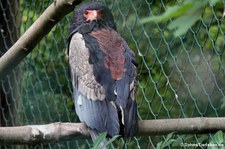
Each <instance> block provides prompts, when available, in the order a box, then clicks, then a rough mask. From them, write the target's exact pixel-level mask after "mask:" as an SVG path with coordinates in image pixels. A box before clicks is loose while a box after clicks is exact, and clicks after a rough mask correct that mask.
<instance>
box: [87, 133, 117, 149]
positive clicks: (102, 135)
mask: <svg viewBox="0 0 225 149" xmlns="http://www.w3.org/2000/svg"><path fill="white" fill-rule="evenodd" d="M106 136H107V132H103V133H101V134H100V135H99V136H98V138H97V139H96V140H95V142H94V144H93V147H92V148H91V149H98V147H99V144H100V143H101V142H104V140H105V139H106ZM118 137H120V135H116V136H114V137H112V138H110V139H107V142H105V147H106V148H109V146H110V144H111V143H113V142H114V141H115V140H116V139H117V138H118Z"/></svg>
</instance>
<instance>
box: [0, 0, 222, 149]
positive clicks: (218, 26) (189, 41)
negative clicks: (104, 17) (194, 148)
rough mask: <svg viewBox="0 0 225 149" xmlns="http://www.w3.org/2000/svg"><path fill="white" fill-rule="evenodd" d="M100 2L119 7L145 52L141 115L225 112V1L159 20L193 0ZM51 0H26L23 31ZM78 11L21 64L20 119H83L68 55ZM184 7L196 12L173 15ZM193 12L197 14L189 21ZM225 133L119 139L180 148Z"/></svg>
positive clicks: (132, 40) (134, 43) (126, 32)
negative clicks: (74, 94) (70, 32)
mask: <svg viewBox="0 0 225 149" xmlns="http://www.w3.org/2000/svg"><path fill="white" fill-rule="evenodd" d="M85 2H87V0H86V1H85ZM101 2H103V3H105V4H106V5H107V6H109V7H110V9H112V12H113V15H114V18H115V21H116V23H117V28H118V32H119V33H120V34H121V35H122V36H123V37H124V38H125V39H126V41H127V42H128V44H129V46H130V48H131V49H133V51H134V52H135V54H136V58H137V60H138V76H139V77H138V95H137V102H138V116H139V119H140V120H145V119H163V118H165V119H170V118H189V117H203V116H204V117H209V116H210V117H218V116H224V111H225V98H224V97H225V96H224V93H225V91H224V89H225V79H224V78H225V76H224V71H225V54H224V50H225V46H224V42H225V39H224V31H225V22H224V19H222V15H223V10H224V5H225V4H224V2H222V1H213V3H210V2H211V1H207V2H209V3H206V4H204V5H203V4H202V3H199V1H198V4H196V5H192V6H189V7H187V9H185V11H184V10H180V9H177V10H176V11H174V12H173V14H174V15H175V16H173V17H171V16H169V17H168V18H167V19H165V18H164V19H162V20H159V21H158V22H149V18H155V17H156V16H159V15H161V14H163V13H164V12H166V13H168V10H171V9H169V8H171V7H172V8H173V7H174V6H175V7H181V6H184V5H185V4H186V3H187V2H188V0H187V1H183V0H164V1H156V0H138V1H133V0H123V1H120V0H101ZM0 3H1V2H0ZM51 3H52V1H49V0H43V1H42V2H41V3H40V2H39V1H35V0H20V7H19V11H18V13H21V23H20V25H19V29H20V32H21V34H22V33H24V31H26V30H27V29H28V28H29V26H30V25H31V24H32V23H33V22H34V21H35V20H36V19H37V18H38V16H39V15H40V14H41V13H42V12H43V11H44V10H45V9H46V8H47V7H48V5H50V4H51ZM198 6H199V7H198ZM200 6H201V7H200ZM194 7H198V9H194ZM182 11H183V14H182V13H181V12H182ZM178 14H181V15H178ZM72 15H73V14H72V13H71V14H70V15H68V16H66V17H65V18H64V19H63V20H62V21H61V22H60V23H59V24H58V25H56V26H55V27H54V28H53V30H52V31H51V32H50V33H49V34H48V35H47V36H46V37H45V38H44V39H42V41H41V42H40V44H39V45H38V46H37V47H36V48H35V49H34V51H33V52H32V53H31V54H29V55H28V56H27V57H26V59H25V60H24V61H23V63H22V64H20V68H21V70H22V72H21V80H20V82H21V87H20V96H19V99H20V100H21V103H20V106H18V107H16V113H17V114H18V115H21V120H20V122H19V125H25V124H46V123H51V122H57V121H62V122H78V121H79V120H78V118H77V117H76V114H75V110H74V107H73V102H72V96H71V93H72V90H71V83H70V79H69V77H68V76H69V75H68V74H69V73H68V62H67V55H66V51H67V49H66V48H67V37H68V29H69V25H70V19H71V16H72ZM185 15H187V16H189V17H187V18H184V19H181V21H177V22H175V23H174V21H176V20H177V17H178V18H179V17H180V16H181V17H183V16H185ZM193 15H195V16H197V19H196V20H194V23H190V21H191V20H190V19H191V18H192V16H193ZM146 20H147V21H146ZM153 21H157V20H153ZM161 21H163V22H161ZM143 22H145V23H143ZM192 22H193V21H192ZM188 23H189V27H188V28H187V29H188V30H186V31H184V32H182V34H177V29H178V28H179V27H181V28H182V27H185V24H188ZM171 24H175V26H174V25H173V27H174V28H171V27H169V26H171ZM179 25H180V26H179ZM191 25H193V26H192V27H191ZM190 27H191V28H190ZM174 31H175V35H174ZM178 31H179V30H178ZM178 33H179V32H178ZM15 100H16V99H15ZM5 121H7V119H5ZM215 138H216V139H215ZM218 138H219V139H218ZM220 138H223V133H222V132H218V133H217V134H215V135H214V134H205V135H173V134H169V135H168V136H144V137H143V136H139V137H134V138H132V139H130V140H126V141H125V140H123V139H117V140H116V141H115V142H114V146H115V147H120V148H121V147H123V146H125V147H130V148H134V147H135V148H162V147H167V148H174V147H175V148H176V147H177V148H180V147H181V144H182V143H183V144H184V143H193V144H194V143H209V142H213V141H214V142H218V141H220V143H223V142H224V140H222V141H221V139H220ZM91 146H92V142H91V141H90V140H79V141H75V140H72V141H69V142H63V143H57V144H42V145H40V146H34V148H90V147H91ZM26 147H27V148H29V147H28V146H26ZM183 147H184V146H183ZM200 147H201V146H200ZM202 148H204V147H202Z"/></svg>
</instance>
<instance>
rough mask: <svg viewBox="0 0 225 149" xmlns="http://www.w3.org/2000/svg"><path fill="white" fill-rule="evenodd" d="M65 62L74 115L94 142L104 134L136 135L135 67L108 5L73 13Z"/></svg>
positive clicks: (89, 6)
mask: <svg viewBox="0 0 225 149" xmlns="http://www.w3.org/2000/svg"><path fill="white" fill-rule="evenodd" d="M68 57H69V70H70V78H71V82H72V89H73V93H72V94H73V100H74V105H75V110H76V114H77V115H78V117H79V119H80V121H81V122H83V123H85V124H86V125H87V127H88V130H89V132H90V135H91V137H92V139H93V140H96V138H97V137H98V136H99V135H100V133H102V132H106V133H107V136H108V137H113V136H116V135H121V136H123V137H126V138H129V137H132V136H134V135H135V133H136V132H137V121H138V120H137V119H138V116H137V103H136V90H137V62H136V59H135V54H134V52H133V51H132V50H131V49H130V48H129V46H128V44H127V42H126V41H125V40H124V39H123V37H122V36H121V35H120V34H119V33H118V32H117V27H116V23H115V21H114V17H113V15H112V12H111V10H110V9H109V8H108V7H107V6H106V5H104V4H103V3H100V2H88V3H85V4H82V5H81V6H80V7H79V8H77V9H75V11H74V16H73V17H72V21H71V26H70V29H69V37H68Z"/></svg>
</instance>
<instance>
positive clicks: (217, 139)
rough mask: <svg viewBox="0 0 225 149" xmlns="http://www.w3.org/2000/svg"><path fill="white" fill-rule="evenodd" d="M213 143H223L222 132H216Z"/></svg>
mask: <svg viewBox="0 0 225 149" xmlns="http://www.w3.org/2000/svg"><path fill="white" fill-rule="evenodd" d="M213 138H214V141H215V142H216V143H217V144H221V143H223V142H224V139H223V132H222V131H221V130H220V131H218V132H217V133H216V134H215V135H214V136H213Z"/></svg>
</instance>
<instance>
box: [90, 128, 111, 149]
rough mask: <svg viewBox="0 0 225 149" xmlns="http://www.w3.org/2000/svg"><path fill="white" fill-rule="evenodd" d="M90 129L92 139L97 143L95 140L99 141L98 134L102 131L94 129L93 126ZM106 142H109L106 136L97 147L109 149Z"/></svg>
mask: <svg viewBox="0 0 225 149" xmlns="http://www.w3.org/2000/svg"><path fill="white" fill-rule="evenodd" d="M88 131H89V133H90V135H91V139H92V140H93V142H94V143H95V142H96V141H97V138H98V136H99V135H100V133H99V132H98V131H97V130H95V129H92V128H88ZM106 143H107V139H106V138H104V139H103V140H102V141H101V142H100V143H99V145H98V147H97V148H98V149H107V147H106Z"/></svg>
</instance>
